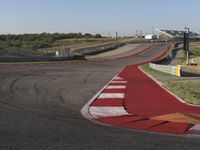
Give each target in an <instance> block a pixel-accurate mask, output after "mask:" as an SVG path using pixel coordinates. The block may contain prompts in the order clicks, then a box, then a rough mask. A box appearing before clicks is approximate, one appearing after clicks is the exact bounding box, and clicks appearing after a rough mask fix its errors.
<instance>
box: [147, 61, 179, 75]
mask: <svg viewBox="0 0 200 150" xmlns="http://www.w3.org/2000/svg"><path fill="white" fill-rule="evenodd" d="M149 66H150V67H151V68H152V69H155V70H158V71H162V72H165V73H169V74H171V75H175V76H181V66H179V65H178V66H172V65H159V64H154V63H150V64H149Z"/></svg>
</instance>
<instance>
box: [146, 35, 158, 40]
mask: <svg viewBox="0 0 200 150" xmlns="http://www.w3.org/2000/svg"><path fill="white" fill-rule="evenodd" d="M157 38H158V37H157V35H154V34H148V35H146V36H145V39H146V40H156V39H157Z"/></svg>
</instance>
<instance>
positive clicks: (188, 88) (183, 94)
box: [165, 80, 200, 105]
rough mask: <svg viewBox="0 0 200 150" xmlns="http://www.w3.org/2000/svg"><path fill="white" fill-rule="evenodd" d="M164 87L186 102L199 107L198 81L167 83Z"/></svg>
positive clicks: (199, 83) (199, 81) (199, 91)
mask: <svg viewBox="0 0 200 150" xmlns="http://www.w3.org/2000/svg"><path fill="white" fill-rule="evenodd" d="M165 87H166V88H167V89H168V90H170V91H171V92H173V93H174V94H176V95H177V96H178V97H180V98H182V99H183V100H185V101H186V102H188V103H190V104H195V105H200V80H191V81H189V80H187V81H168V82H165Z"/></svg>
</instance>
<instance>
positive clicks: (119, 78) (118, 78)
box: [114, 77, 123, 80]
mask: <svg viewBox="0 0 200 150" xmlns="http://www.w3.org/2000/svg"><path fill="white" fill-rule="evenodd" d="M114 80H123V78H121V77H115V78H114Z"/></svg>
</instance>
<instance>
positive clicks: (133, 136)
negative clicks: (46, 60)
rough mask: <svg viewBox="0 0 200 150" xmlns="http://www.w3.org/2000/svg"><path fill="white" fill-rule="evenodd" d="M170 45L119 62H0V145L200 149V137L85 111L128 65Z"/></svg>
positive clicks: (17, 148)
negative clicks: (99, 119)
mask: <svg viewBox="0 0 200 150" xmlns="http://www.w3.org/2000/svg"><path fill="white" fill-rule="evenodd" d="M165 48H166V46H165V45H163V44H161V45H158V46H157V47H155V48H154V50H152V51H149V52H146V53H145V54H141V55H140V56H136V57H132V58H128V59H123V60H115V61H96V62H83V63H82V64H49V65H47V64H46V65H45V64H43V65H27V66H26V65H19V66H0V149H1V150H4V149H5V150H12V149H13V150H24V149H25V150H26V149H27V150H32V149H33V150H35V149H36V150H37V149H38V150H43V149H44V150H45V149H49V150H65V149H66V150H195V149H196V150H199V149H200V140H199V139H197V138H196V139H195V138H185V137H174V136H166V135H159V134H154V133H145V132H141V131H132V130H128V129H123V128H117V127H108V126H102V125H98V124H95V123H93V122H91V121H89V120H87V119H85V118H84V117H83V116H82V115H81V113H80V110H81V108H82V107H83V106H84V105H85V104H86V103H87V102H88V101H89V100H90V98H91V97H93V96H94V95H95V94H96V93H97V92H98V91H99V90H100V89H101V88H102V87H103V86H104V85H105V84H106V83H107V82H108V81H109V80H111V79H112V78H113V77H114V76H115V75H116V74H117V73H118V72H119V71H120V70H121V69H122V68H123V67H124V66H126V65H128V64H136V63H140V62H143V61H147V60H150V59H151V58H153V57H156V56H158V55H159V54H161V53H162V51H163V50H164V49H165Z"/></svg>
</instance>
